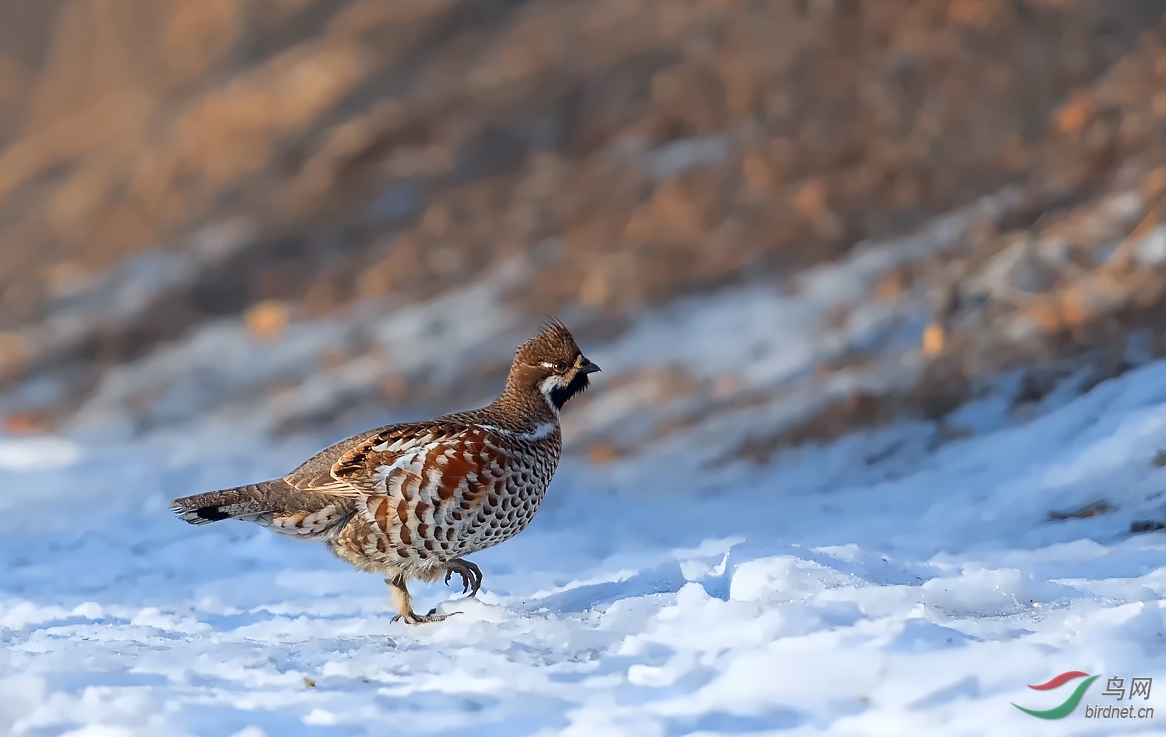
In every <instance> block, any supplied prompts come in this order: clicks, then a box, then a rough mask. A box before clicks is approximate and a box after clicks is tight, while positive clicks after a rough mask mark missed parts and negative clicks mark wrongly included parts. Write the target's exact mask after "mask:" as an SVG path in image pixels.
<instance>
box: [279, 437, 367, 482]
mask: <svg viewBox="0 0 1166 737" xmlns="http://www.w3.org/2000/svg"><path fill="white" fill-rule="evenodd" d="M378 432H381V430H369V431H368V432H365V433H362V434H360V435H356V436H354V437H351V438H346V439H344V440H341V441H340V442H339V443H336V444H335V445H331V446H329V447H327V448H325V449H324V450H322V451H320V452H319V453H317V454H316V455H314V456H312V457H311V458H309V459H308V460H306V461H304V462H303V464H301V465H300V467H299V468H297V469H296V470H294V471H292V472H291V473H289V474H288V475H286V476H284V477H283V480H284V481H285V482H287V484H288V485H289V486H291V487H292V488H293V489H295V490H297V491H306V492H315V493H319V494H331V495H337V496H349V497H356V496H361V492H360V490H359V489H357V488H355V487H353V486H350V485H349V484H348V483H346V482H344V481H341V480H340V479H338V478H336V477H335V476H333V475H332V467H333V466H334V465H335V464H336V461H337V459H339V458H340V457H341V456H342V455H344V454H345V453H347V452H348V451H349V450H352V449H353V448H356V447H359V446H360V445H361V444H362V443H363V442H364V441H366V440H367V439H368V438H370V437H372V436H374V435H376V434H377V433H378Z"/></svg>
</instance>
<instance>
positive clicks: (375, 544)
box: [171, 322, 599, 624]
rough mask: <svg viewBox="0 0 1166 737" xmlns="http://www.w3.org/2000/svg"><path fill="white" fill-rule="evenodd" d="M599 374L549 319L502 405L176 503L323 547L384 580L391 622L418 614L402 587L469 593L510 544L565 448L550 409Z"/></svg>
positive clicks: (388, 432)
mask: <svg viewBox="0 0 1166 737" xmlns="http://www.w3.org/2000/svg"><path fill="white" fill-rule="evenodd" d="M598 370H599V367H598V366H596V365H595V364H594V363H592V362H591V361H589V360H588V359H587V358H586V357H584V355H583V354H582V353H581V352H580V351H579V346H578V345H576V343H575V339H574V338H573V337H571V333H570V332H568V330H567V328H566V327H564V326H563V325H562V324H561V323H559V322H553V323H551V324H549V325H547V326H546V328H545V329H544V330H543V331H542V332H541V333H539V334H538V335H537V336H535V337H534V338H533V339H531V340H530V341H528V342H526V343H525V344H523V345H522V347H520V348H519V349H518V352H517V354H516V356H515V359H514V364H513V365H512V366H511V368H510V375H509V377H508V378H507V380H506V387H505V389H503V390H502V394H501V396H499V397H498V398H497V399H495V400H494V401H493V402H491V403H490V404H489V405H487V406H485V407H482V408H481V409H476V410H472V411H470V412H458V413H456V414H451V415H445V416H443V417H438V418H437V419H434V420H429V421H427V422H411V423H404V424H399V425H388V426H386V427H382V428H378V429H375V430H370V431H368V432H365V433H361V434H360V435H357V436H355V437H351V438H348V439H347V440H343V441H341V442H339V443H336V444H335V445H333V446H331V447H329V448H325V449H324V450H322V451H320V452H319V453H317V454H316V455H314V456H313V457H311V458H310V459H308V460H307V461H306V462H305V463H304V464H303V465H301V466H300V467H299V468H297V469H296V470H294V471H292V472H291V473H289V474H288V475H287V476H284V477H283V478H281V479H276V480H274V481H265V482H262V483H258V484H250V485H248V486H240V487H237V488H234V489H224V490H222V491H212V492H208V493H206V494H196V495H194V496H188V497H184V498H182V499H176V500H175V501H174V502H173V503H172V504H171V507H172V508H173V509H174V511H175V512H176V513H177V514H178V516H179V517H181V518H182V519H184V520H185V521H187V522H189V523H191V524H195V525H201V524H206V523H208V522H215V521H218V520H223V519H241V520H246V521H248V522H255V523H257V524H260V525H262V526H264V527H267V528H269V529H272V530H275V531H276V532H279V533H282V534H285V535H290V536H292V537H297V538H300V539H303V540H317V541H321V542H323V543H324V544H325V545H327V546H328V548H329V549H330V550H331V551H332V552H333V553H335V554H336V555H337V556H338V557H339V558H341V559H342V560H345V561H347V562H349V563H351V564H352V565H353V566H356V567H357V568H359V569H360V570H362V571H369V572H371V573H379V574H384V575H385V576H386V578H385V582H386V583H387V584H388V585H389V591H390V595H391V598H392V601H393V604H394V605H395V607H396V609H397V612H398V613H397V615H396V616H395V617H393V620H392V621H394V622H395V621H396V620H397V619H404V620H405V622H407V623H409V624H421V623H423V622H439V621H441V620H443V619H445V618H446V617H448V616H450V615H448V614H435V611H436V610H431V611H430V612H429V613H428V614H420V615H419V614H416V613H414V612H413V608H412V606H411V605H410V599H409V590H408V588H407V587H406V584H407V583H408V581H409V580H411V579H418V580H421V581H436V580H438V579H440V578H442V577H444V578H445V582H446V583H447V584H448V583H449V580H450V577H451V576H452V575H453V574H455V573H456V574H458V575H459V576H461V579H462V591H463V592H465V591H469V592H470V595H471V596H473V595H475V594H477V592H478V589H479V588H480V587H481V585H482V572H481V570H480V569H479V568H478V567H477V566H476V565H474V564H473V563H471V562H470V561H468V560H466V559H465V557H466V556H467V555H470V554H471V553H475V552H477V551H479V550H484V549H485V548H488V547H491V546H493V545H497V544H498V543H500V542H502V541H504V540H508V539H510V538H511V537H514V536H515V535H517V534H518V533H519V532H522V530H523V529H525V528H526V526H527V525H528V524H530V521H531V520H532V519H534V515H535V513H536V512H538V508H539V505H540V504H541V503H542V500H543V495H544V494H545V493H546V490H547V486H548V485H549V484H550V482H551V477H552V476H553V475H554V473H555V468H556V467H557V466H558V462H559V454H560V452H561V450H562V442H563V440H562V435H561V433H560V428H559V411H560V410H561V409H562V408H563V405H565V404H566V403H567V401H568V400H570V399H571V398H572V397H574V396H576V395H577V394H579V393H580V392H582V391H583V390H584V389H586V388H587V385H588V382H589V378H588V375H589V374H591V373H593V372H596V371H598Z"/></svg>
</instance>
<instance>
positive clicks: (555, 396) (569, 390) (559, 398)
mask: <svg viewBox="0 0 1166 737" xmlns="http://www.w3.org/2000/svg"><path fill="white" fill-rule="evenodd" d="M590 384H591V380H590V379H588V378H587V374H585V373H582V372H580V373H578V374H575V378H574V379H571V383H570V384H567V385H566V386H564V387H556V388H554V389H551V392H550V394H549V395H548V396H549V397H550V400H551V404H553V405H555V409H562V408H563V405H564V404H566V403H567V402H568V401H570V400H571V398H572V397H575V396H577V395H579V394H582V393H583V392H584V391H585V390H586V389H587V387H588V386H589V385H590Z"/></svg>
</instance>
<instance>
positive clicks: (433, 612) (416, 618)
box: [389, 607, 461, 624]
mask: <svg viewBox="0 0 1166 737" xmlns="http://www.w3.org/2000/svg"><path fill="white" fill-rule="evenodd" d="M455 614H461V612H450V613H449V614H438V613H437V608H436V607H434V608H433V609H430V610H429V613H428V614H414V613H413V612H412V611H408V612H405V613H403V614H398V615H397V616H395V617H393V618H392V619H390V620H389V623H390V624H392V623H393V622H396V621H397V620H398V619H403V620H405V624H430V623H431V622H441V621H443V620H446V619H449V618H450V617H452V616H453V615H455Z"/></svg>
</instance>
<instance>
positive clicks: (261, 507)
mask: <svg viewBox="0 0 1166 737" xmlns="http://www.w3.org/2000/svg"><path fill="white" fill-rule="evenodd" d="M283 483H284V482H282V481H264V482H263V483H260V484H248V485H247V486H236V487H235V488H233V489H222V490H220V491H208V492H207V493H205V494H195V495H194V496H184V497H182V498H181V499H175V500H174V501H172V502H170V508H171V509H173V510H174V513H175V514H177V515H178V516H179V517H180V518H182V519H183V520H185V521H187V522H189V523H190V524H192V525H205V524H207V523H208V522H217V521H219V520H221V519H231V518H233V517H249V516H251V515H259V514H264V513H267V512H272V511H275V509H276V507H277V506H278V504H276V501H275V497H276V496H277V494H276V493H275V492H276V491H277V490H276V489H273V488H272V486H273V485H275V484H283Z"/></svg>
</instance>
